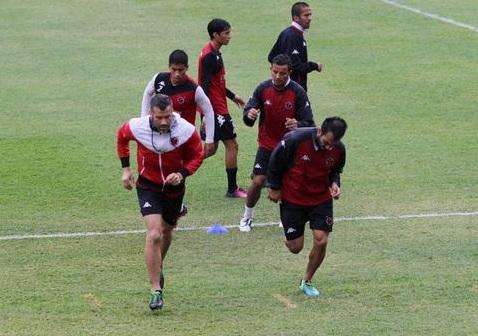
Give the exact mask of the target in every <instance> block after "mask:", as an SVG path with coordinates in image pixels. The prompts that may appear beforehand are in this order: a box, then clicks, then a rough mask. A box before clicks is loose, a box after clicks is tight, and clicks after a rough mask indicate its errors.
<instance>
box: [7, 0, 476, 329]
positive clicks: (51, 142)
mask: <svg viewBox="0 0 478 336" xmlns="http://www.w3.org/2000/svg"><path fill="white" fill-rule="evenodd" d="M291 3H292V2H285V1H280V2H277V1H270V0H267V1H261V2H249V1H235V2H229V1H225V2H217V1H215V2H213V1H185V0H182V1H174V2H173V1H140V0H138V1H106V0H105V1H97V2H88V1H68V2H66V3H65V2H61V1H49V2H48V3H46V2H35V1H22V2H17V1H11V0H4V1H2V12H1V13H0V28H1V31H2V33H1V39H0V49H1V53H0V73H1V75H0V101H1V105H0V151H1V152H2V154H3V157H2V162H1V164H0V167H1V168H2V172H3V174H2V177H1V178H0V220H1V225H0V236H2V237H4V236H7V235H25V234H48V233H55V232H88V231H95V232H99V231H112V230H138V229H143V225H142V220H141V218H140V217H139V214H138V210H137V205H136V204H137V203H136V198H135V194H134V193H129V192H126V191H124V190H122V188H121V186H120V183H119V178H120V168H119V167H120V165H119V162H118V160H117V158H116V155H115V131H116V129H117V127H118V126H119V124H120V123H121V122H123V121H125V120H127V119H128V118H130V117H132V116H135V115H137V114H139V110H140V103H141V96H142V92H143V89H144V86H145V85H146V83H147V81H149V80H150V78H151V77H152V75H153V74H154V73H156V72H158V71H163V70H166V66H167V56H168V55H169V53H170V51H171V50H173V49H176V48H180V49H184V50H185V51H186V52H188V54H189V57H190V70H189V73H190V74H191V75H192V76H193V77H195V76H196V69H197V67H196V62H197V56H198V54H199V51H200V49H201V47H202V45H203V44H204V43H205V42H206V40H207V33H206V31H205V25H206V24H207V22H208V21H209V20H210V19H211V18H213V17H224V18H226V19H228V20H229V21H230V22H231V23H232V26H233V39H232V41H231V44H230V45H229V46H226V47H224V48H223V50H222V51H223V56H224V60H225V65H226V71H227V81H228V86H229V87H230V88H231V89H233V91H235V92H237V93H238V94H239V95H241V96H243V97H244V98H246V97H248V96H250V95H251V93H252V91H253V89H254V88H255V86H256V85H257V84H258V83H259V82H261V81H263V80H264V79H266V78H268V76H269V70H268V64H267V61H266V55H267V52H268V51H269V48H270V46H271V45H272V43H273V42H274V40H275V38H276V37H277V34H278V33H279V31H280V30H281V29H283V28H284V27H285V26H287V25H288V23H289V9H290V5H291ZM399 3H401V4H404V5H408V6H411V7H413V8H418V9H420V10H421V11H425V12H429V13H435V14H437V15H439V16H442V17H448V18H452V19H454V20H455V21H457V22H464V23H466V24H468V25H471V26H473V27H478V18H477V17H476V13H477V11H478V6H477V4H476V2H475V1H471V0H463V1H453V2H443V1H438V0H413V1H412V0H407V1H400V2H399ZM311 5H312V8H313V10H314V18H313V21H312V26H311V29H310V31H309V32H308V33H307V36H306V38H307V41H308V48H309V58H310V59H311V60H318V59H320V61H321V62H323V63H324V64H325V71H324V72H323V73H322V74H320V75H317V74H312V75H311V76H310V79H309V82H310V84H309V85H310V87H309V96H310V99H311V102H312V107H313V111H314V116H315V120H316V121H317V122H320V121H321V120H322V119H323V118H324V117H325V116H330V115H340V116H342V117H344V118H345V119H346V120H347V122H348V123H349V131H348V133H347V135H346V136H345V138H344V142H345V144H346V145H347V150H348V152H347V154H348V157H347V160H348V161H347V165H346V167H345V172H344V174H343V192H344V194H343V197H342V198H341V200H340V201H339V202H337V203H336V211H335V214H336V216H338V217H360V216H368V215H385V216H391V217H396V216H399V215H402V214H415V213H449V212H476V211H477V210H478V208H477V204H478V197H477V190H478V168H477V163H478V162H477V161H478V160H477V158H476V157H477V153H478V140H477V136H476V133H477V130H478V112H477V109H476V106H478V98H477V95H476V92H477V84H476V78H478V61H477V57H476V53H477V50H478V33H476V32H474V31H471V30H469V29H465V28H461V27H458V26H455V25H453V24H448V23H445V22H442V21H439V20H435V19H432V18H430V17H426V16H423V15H420V14H417V13H414V12H410V11H407V10H404V9H400V8H397V7H394V6H391V5H389V4H387V3H385V2H384V1H379V0H377V1H372V0H370V1H331V0H329V1H321V2H319V3H312V2H311ZM230 107H231V112H232V115H233V117H234V118H235V120H236V126H237V128H238V141H239V144H240V153H239V176H238V178H239V183H240V184H241V185H243V186H247V184H248V182H249V180H248V176H249V174H250V170H251V166H252V160H253V158H254V156H255V146H256V133H257V129H256V128H254V129H250V128H247V127H246V126H244V125H242V124H241V120H240V112H239V111H238V110H237V109H236V108H235V107H234V106H232V104H231V105H230ZM223 156H224V152H223V151H222V149H220V150H219V151H218V153H217V154H216V156H215V157H213V158H210V159H208V160H207V161H206V162H205V163H204V164H203V166H202V167H201V168H200V170H199V171H198V173H197V174H196V175H194V176H192V177H191V178H189V179H188V192H187V195H186V199H187V203H188V206H189V209H190V212H189V214H188V216H187V217H186V218H185V219H184V220H183V221H182V222H181V224H180V225H181V226H182V227H184V228H194V227H204V226H208V225H211V224H213V223H221V224H224V225H234V224H236V223H237V222H238V221H239V219H240V216H241V214H242V211H243V202H241V201H239V200H230V199H225V198H224V197H223V194H224V192H225V190H224V185H225V172H224V168H223ZM277 220H278V209H277V206H276V205H273V204H271V203H270V202H268V201H267V200H266V199H265V197H263V198H262V199H261V200H260V202H259V204H258V207H257V211H256V221H257V222H275V221H277ZM477 224H478V219H477V217H476V216H468V217H446V218H416V219H397V218H395V219H390V220H386V221H347V222H342V223H338V225H337V226H336V228H335V232H334V233H333V234H332V241H331V244H330V247H329V251H328V256H327V258H326V260H325V262H324V265H323V267H322V268H321V269H320V270H319V272H318V274H317V275H316V282H317V283H318V284H319V286H320V288H321V290H322V292H323V296H322V298H321V299H319V300H318V301H313V300H307V299H305V298H304V297H303V295H302V294H301V293H300V292H299V291H298V281H299V279H300V276H301V274H302V272H303V268H304V266H305V261H306V257H307V253H306V251H307V247H309V246H310V245H307V247H306V249H305V251H304V252H302V253H301V254H300V255H298V256H294V255H290V254H289V253H288V252H287V251H286V249H285V248H284V247H283V246H282V238H281V233H280V230H279V229H278V228H277V227H266V228H258V229H256V230H254V232H253V233H252V234H250V235H241V234H239V233H238V232H236V230H232V231H231V232H230V233H229V234H228V235H225V236H221V237H211V236H208V235H206V234H205V233H204V232H203V231H191V232H178V233H177V234H176V238H175V240H174V242H173V245H172V247H171V250H170V254H169V255H168V258H167V260H166V276H167V285H166V286H167V287H166V288H167V289H166V292H165V295H166V298H165V300H166V301H165V302H166V306H165V309H164V311H162V312H161V313H160V314H158V315H151V314H149V312H148V310H147V299H148V283H147V278H146V271H145V267H144V262H143V255H142V248H143V235H142V234H135V235H125V236H121V237H111V236H108V237H89V238H69V239H43V240H34V239H32V240H20V241H0V249H1V250H2V254H1V256H0V269H1V272H2V276H1V277H0V288H1V295H0V298H1V300H0V335H32V334H33V335H87V334H88V335H108V334H115V335H118V334H119V335H143V334H151V333H152V332H155V333H164V334H168V335H291V334H294V335H308V334H311V333H313V334H314V333H315V334H320V335H371V334H374V335H377V334H380V335H415V334H421V335H440V334H442V335H472V334H477V333H478V326H477V323H476V321H475V320H476V316H477V315H478V310H477V308H476V302H478V288H477V277H478V272H477V271H476V261H477V257H478V249H477V237H478V232H477ZM306 234H307V235H309V233H308V232H306ZM307 238H310V237H309V236H307ZM307 240H309V239H307ZM309 243H310V242H309V241H308V244H309Z"/></svg>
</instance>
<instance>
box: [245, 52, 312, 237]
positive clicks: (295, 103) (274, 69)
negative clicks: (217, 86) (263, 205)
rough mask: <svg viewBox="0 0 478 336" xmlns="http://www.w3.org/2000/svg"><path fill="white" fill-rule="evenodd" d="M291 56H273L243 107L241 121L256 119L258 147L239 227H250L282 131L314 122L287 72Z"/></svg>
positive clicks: (304, 96)
mask: <svg viewBox="0 0 478 336" xmlns="http://www.w3.org/2000/svg"><path fill="white" fill-rule="evenodd" d="M289 62H290V59H289V56H287V55H285V54H279V55H277V56H275V57H274V59H273V60H272V65H271V79H269V80H266V81H264V82H262V83H261V84H259V86H258V87H257V88H256V89H255V91H254V93H253V95H252V97H251V98H250V99H249V101H248V102H247V105H246V107H245V108H244V123H245V124H246V125H247V126H253V125H254V123H255V122H256V120H257V119H259V135H258V149H257V153H256V159H255V161H254V166H253V169H252V175H251V178H252V181H251V184H250V186H249V189H248V190H247V201H246V205H245V209H244V215H243V217H242V219H241V221H240V223H239V230H240V231H242V232H249V231H250V230H251V225H252V219H253V211H254V206H255V205H256V204H257V202H258V201H259V198H260V196H261V190H262V187H263V186H264V183H265V181H266V175H267V174H266V173H267V166H268V164H269V158H270V155H271V153H272V150H273V149H274V148H275V147H276V145H277V144H278V143H279V141H280V140H281V139H282V137H283V136H284V134H285V133H286V132H288V131H292V130H295V129H296V128H297V127H306V126H314V120H313V116H312V110H311V108H310V103H309V99H308V97H307V93H306V92H305V90H304V89H303V88H302V87H301V86H300V85H299V84H297V83H296V82H294V81H292V80H291V79H290V77H289V75H290V65H289Z"/></svg>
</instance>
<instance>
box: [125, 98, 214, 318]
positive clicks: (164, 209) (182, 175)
mask: <svg viewBox="0 0 478 336" xmlns="http://www.w3.org/2000/svg"><path fill="white" fill-rule="evenodd" d="M130 141H135V142H136V143H137V146H138V148H137V165H138V179H137V180H136V182H135V181H134V177H133V172H132V170H131V168H130V162H129V155H130V150H129V142H130ZM117 152H118V157H119V158H120V160H121V165H122V167H123V175H122V177H121V182H122V184H123V187H124V188H126V189H128V190H131V189H132V188H133V184H135V183H136V190H137V194H138V200H139V207H140V211H141V214H142V215H143V218H144V221H145V223H146V229H147V232H146V242H145V247H144V254H145V261H146V267H147V269H148V274H149V281H150V284H151V290H152V293H151V299H150V302H149V307H150V309H151V310H153V311H154V310H157V309H160V308H162V306H163V292H162V290H163V285H164V277H162V268H163V261H164V258H165V257H166V253H167V252H168V248H169V246H170V244H171V239H172V231H173V229H174V227H175V226H176V223H177V220H178V217H179V214H180V211H181V205H182V201H183V196H184V192H185V179H186V177H187V176H189V175H191V174H193V173H194V172H195V171H196V170H197V169H198V168H199V166H200V165H201V163H202V160H203V156H204V153H203V147H202V144H201V139H200V137H199V134H198V133H197V131H196V129H195V127H194V126H193V125H191V124H190V123H189V122H187V121H186V120H185V119H182V118H181V117H180V116H179V114H178V113H176V112H173V107H172V103H171V99H170V98H169V97H168V96H166V95H163V94H157V95H155V96H154V97H153V98H152V99H151V109H150V114H149V115H147V116H143V117H141V118H133V119H131V120H129V121H128V122H126V123H124V124H123V125H121V127H120V128H119V129H118V133H117Z"/></svg>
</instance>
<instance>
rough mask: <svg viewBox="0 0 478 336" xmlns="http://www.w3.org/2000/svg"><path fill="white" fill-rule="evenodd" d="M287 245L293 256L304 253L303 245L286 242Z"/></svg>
mask: <svg viewBox="0 0 478 336" xmlns="http://www.w3.org/2000/svg"><path fill="white" fill-rule="evenodd" d="M285 245H286V246H287V248H288V249H289V251H290V252H291V253H293V254H298V253H300V251H302V248H303V247H304V246H303V245H302V244H298V243H292V242H289V241H288V242H286V243H285Z"/></svg>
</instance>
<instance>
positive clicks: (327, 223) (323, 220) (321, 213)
mask: <svg viewBox="0 0 478 336" xmlns="http://www.w3.org/2000/svg"><path fill="white" fill-rule="evenodd" d="M308 217H309V218H308V220H309V222H310V228H311V229H312V230H319V231H323V232H324V234H326V236H328V234H329V233H330V232H332V229H333V226H334V209H333V201H332V200H329V201H327V202H325V203H322V204H320V205H318V206H315V207H314V208H312V209H311V210H310V212H309V216H308ZM317 235H318V236H319V235H321V234H320V233H317Z"/></svg>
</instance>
